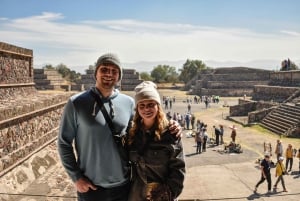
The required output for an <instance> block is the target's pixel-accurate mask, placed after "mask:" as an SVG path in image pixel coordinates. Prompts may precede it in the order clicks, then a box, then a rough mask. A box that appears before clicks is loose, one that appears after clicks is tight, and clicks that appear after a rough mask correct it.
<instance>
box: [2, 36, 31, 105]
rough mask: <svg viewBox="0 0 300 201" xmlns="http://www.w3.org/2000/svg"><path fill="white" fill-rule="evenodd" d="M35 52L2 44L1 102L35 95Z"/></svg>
mask: <svg viewBox="0 0 300 201" xmlns="http://www.w3.org/2000/svg"><path fill="white" fill-rule="evenodd" d="M32 58H33V51H32V50H29V49H26V48H22V47H17V46H14V45H11V44H7V43H3V42H0V100H6V99H7V98H9V97H13V96H24V95H25V96H26V95H29V94H32V93H35V89H34V82H33V68H32V65H33V59H32Z"/></svg>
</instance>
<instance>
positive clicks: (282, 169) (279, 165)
mask: <svg viewBox="0 0 300 201" xmlns="http://www.w3.org/2000/svg"><path fill="white" fill-rule="evenodd" d="M285 174H286V169H285V167H284V165H283V157H282V156H280V157H279V160H278V163H277V164H276V170H275V177H277V176H278V178H277V180H276V182H275V184H274V187H273V188H274V190H276V189H277V184H278V183H279V181H281V185H282V188H283V192H287V190H286V188H285V183H284V179H283V175H285Z"/></svg>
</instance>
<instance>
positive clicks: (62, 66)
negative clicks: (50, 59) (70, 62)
mask: <svg viewBox="0 0 300 201" xmlns="http://www.w3.org/2000/svg"><path fill="white" fill-rule="evenodd" d="M55 68H56V70H57V71H58V73H59V74H61V75H62V77H63V78H67V77H68V76H69V75H70V74H71V70H70V69H69V68H68V67H67V66H66V65H65V64H62V63H61V64H58V65H57V66H56V67H55Z"/></svg>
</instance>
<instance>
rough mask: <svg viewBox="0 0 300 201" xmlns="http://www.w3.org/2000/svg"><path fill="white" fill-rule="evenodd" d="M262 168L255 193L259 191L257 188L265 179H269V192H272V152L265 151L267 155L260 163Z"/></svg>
mask: <svg viewBox="0 0 300 201" xmlns="http://www.w3.org/2000/svg"><path fill="white" fill-rule="evenodd" d="M260 169H261V178H260V180H259V181H258V183H257V184H256V185H255V189H254V193H257V188H258V187H259V185H260V184H262V183H263V182H264V181H265V180H267V183H268V193H271V186H272V180H271V171H270V170H271V167H270V154H269V153H265V157H264V159H263V160H262V161H261V163H260Z"/></svg>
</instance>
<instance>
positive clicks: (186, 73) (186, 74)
mask: <svg viewBox="0 0 300 201" xmlns="http://www.w3.org/2000/svg"><path fill="white" fill-rule="evenodd" d="M204 69H208V67H207V66H206V65H205V64H204V63H203V62H202V61H201V60H189V59H187V60H186V62H185V63H184V64H183V67H182V69H179V71H180V72H181V73H180V75H179V80H181V81H183V82H184V83H187V82H188V81H189V80H191V79H192V78H193V77H194V76H196V75H197V74H198V73H199V72H200V71H201V70H204Z"/></svg>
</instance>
